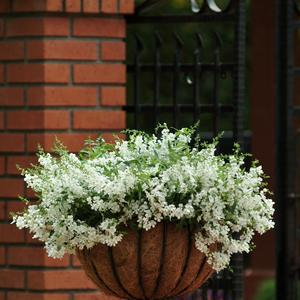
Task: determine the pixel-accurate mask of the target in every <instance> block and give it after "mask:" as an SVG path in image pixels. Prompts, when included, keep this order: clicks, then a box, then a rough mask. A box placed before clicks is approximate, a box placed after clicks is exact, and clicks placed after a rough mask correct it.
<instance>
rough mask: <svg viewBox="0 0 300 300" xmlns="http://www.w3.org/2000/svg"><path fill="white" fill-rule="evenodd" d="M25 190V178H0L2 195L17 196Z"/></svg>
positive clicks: (0, 194) (0, 195) (0, 192)
mask: <svg viewBox="0 0 300 300" xmlns="http://www.w3.org/2000/svg"><path fill="white" fill-rule="evenodd" d="M23 192H24V183H23V179H11V178H0V197H7V198H17V197H18V196H19V195H23Z"/></svg>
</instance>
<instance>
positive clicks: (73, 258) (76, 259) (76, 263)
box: [72, 255, 81, 267]
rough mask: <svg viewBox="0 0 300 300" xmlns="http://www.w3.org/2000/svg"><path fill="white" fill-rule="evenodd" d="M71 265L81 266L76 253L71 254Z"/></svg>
mask: <svg viewBox="0 0 300 300" xmlns="http://www.w3.org/2000/svg"><path fill="white" fill-rule="evenodd" d="M72 266H73V267H81V263H80V261H79V259H78V258H77V256H76V255H72Z"/></svg>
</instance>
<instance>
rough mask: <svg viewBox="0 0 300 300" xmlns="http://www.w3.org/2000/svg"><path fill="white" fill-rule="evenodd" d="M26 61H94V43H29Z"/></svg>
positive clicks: (95, 49) (95, 48) (48, 41)
mask: <svg viewBox="0 0 300 300" xmlns="http://www.w3.org/2000/svg"><path fill="white" fill-rule="evenodd" d="M27 55H28V59H31V60H34V59H47V60H96V59H97V57H98V55H97V44H96V42H83V41H61V40H47V41H29V42H28V44H27Z"/></svg>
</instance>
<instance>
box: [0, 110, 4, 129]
mask: <svg viewBox="0 0 300 300" xmlns="http://www.w3.org/2000/svg"><path fill="white" fill-rule="evenodd" d="M0 129H4V113H3V112H0Z"/></svg>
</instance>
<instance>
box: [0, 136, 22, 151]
mask: <svg viewBox="0 0 300 300" xmlns="http://www.w3.org/2000/svg"><path fill="white" fill-rule="evenodd" d="M24 146H25V145H24V134H10V133H0V152H23V151H24Z"/></svg>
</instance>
